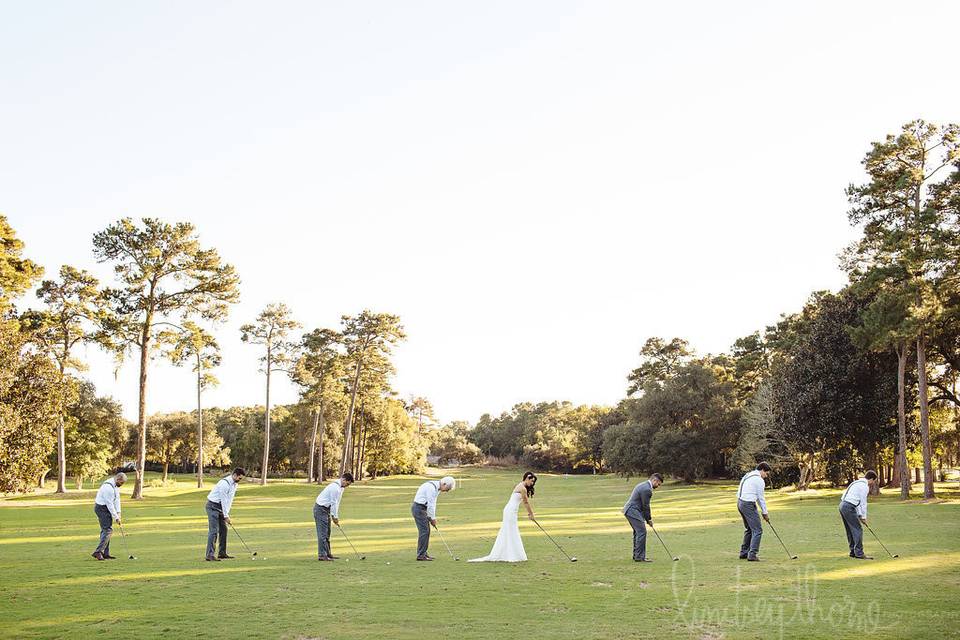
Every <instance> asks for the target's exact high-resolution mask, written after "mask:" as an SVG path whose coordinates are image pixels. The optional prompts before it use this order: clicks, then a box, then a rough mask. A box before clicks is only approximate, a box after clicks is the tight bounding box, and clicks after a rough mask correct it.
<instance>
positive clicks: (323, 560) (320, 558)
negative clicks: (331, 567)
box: [317, 556, 333, 562]
mask: <svg viewBox="0 0 960 640" xmlns="http://www.w3.org/2000/svg"><path fill="white" fill-rule="evenodd" d="M317 561H318V562H333V559H332V558H328V557H327V556H320V557H319V558H317Z"/></svg>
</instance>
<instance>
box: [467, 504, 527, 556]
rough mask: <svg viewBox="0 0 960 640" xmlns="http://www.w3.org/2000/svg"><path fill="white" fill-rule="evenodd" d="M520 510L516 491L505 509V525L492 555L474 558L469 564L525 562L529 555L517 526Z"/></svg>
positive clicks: (501, 527)
mask: <svg viewBox="0 0 960 640" xmlns="http://www.w3.org/2000/svg"><path fill="white" fill-rule="evenodd" d="M519 510H520V494H519V493H517V492H516V491H514V492H513V495H511V496H510V499H509V500H508V501H507V504H506V506H505V507H504V508H503V524H501V525H500V533H498V534H497V540H496V542H494V543H493V549H491V550H490V555H487V556H484V557H482V558H474V559H473V560H468V561H467V562H525V561H526V559H527V554H526V552H524V550H523V540H521V539H520V525H519V524H517V512H518V511H519Z"/></svg>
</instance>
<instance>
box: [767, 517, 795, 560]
mask: <svg viewBox="0 0 960 640" xmlns="http://www.w3.org/2000/svg"><path fill="white" fill-rule="evenodd" d="M767 524H768V525H770V530H771V531H773V535H775V536H777V540H780V546H781V547H783V550H784V551H785V552H786V554H787V556H788V557H789V558H790V559H791V560H793V554H791V553H790V550H789V549H787V545H785V544H783V540H782V539H781V538H780V534H779V533H777V530H776V528H775V527H774V526H773V523H772V522H770V521H769V520H767Z"/></svg>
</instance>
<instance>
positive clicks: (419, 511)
mask: <svg viewBox="0 0 960 640" xmlns="http://www.w3.org/2000/svg"><path fill="white" fill-rule="evenodd" d="M410 513H412V514H413V521H414V522H416V523H417V532H418V535H417V557H418V558H423V557H424V556H426V555H427V548H428V547H429V546H430V517H429V516H428V515H427V505H425V504H419V503H417V502H414V503H413V506H412V507H410Z"/></svg>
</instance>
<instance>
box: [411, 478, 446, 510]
mask: <svg viewBox="0 0 960 640" xmlns="http://www.w3.org/2000/svg"><path fill="white" fill-rule="evenodd" d="M439 495H440V482H439V481H437V480H429V481H427V482H424V483H423V484H422V485H420V488H419V489H417V495H416V496H414V498H413V501H414V502H416V503H417V504H425V505H427V517H429V518H430V519H431V520H432V519H434V518H436V517H437V496H439Z"/></svg>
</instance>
